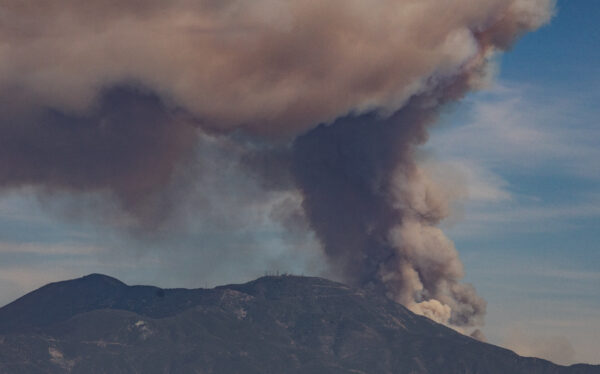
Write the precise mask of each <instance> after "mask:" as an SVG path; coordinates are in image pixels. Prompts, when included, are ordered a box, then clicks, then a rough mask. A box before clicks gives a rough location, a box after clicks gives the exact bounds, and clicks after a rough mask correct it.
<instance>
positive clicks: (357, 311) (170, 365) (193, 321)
mask: <svg viewBox="0 0 600 374" xmlns="http://www.w3.org/2000/svg"><path fill="white" fill-rule="evenodd" d="M63 372H71V373H219V374H228V373H263V374H264V373H314V374H318V373H368V374H377V373H448V374H451V373H486V374H493V373H503V374H504V373H527V374H535V373H549V374H552V373H573V374H574V373H600V367H598V366H590V365H575V366H572V367H562V366H557V365H554V364H552V363H550V362H548V361H545V360H540V359H534V358H523V357H519V356H518V355H516V354H515V353H513V352H511V351H508V350H505V349H502V348H499V347H495V346H493V345H489V344H485V343H481V342H478V341H476V340H473V339H471V338H469V337H466V336H463V335H461V334H458V333H456V332H455V331H453V330H451V329H448V328H446V327H444V326H441V325H439V324H436V323H434V322H432V321H431V320H429V319H427V318H424V317H420V316H417V315H415V314H413V313H411V312H410V311H408V310H407V309H406V308H404V307H403V306H401V305H398V304H395V303H393V302H391V301H389V300H387V299H385V298H382V297H379V296H377V295H374V294H371V293H369V292H368V291H365V290H359V289H352V288H349V287H347V286H345V285H342V284H339V283H335V282H331V281H328V280H325V279H321V278H307V277H292V276H283V277H264V278H259V279H257V280H255V281H253V282H249V283H246V284H242V285H229V286H223V287H217V288H215V289H210V290H204V289H197V290H186V289H171V290H169V289H165V290H163V289H160V288H156V287H149V286H127V285H125V284H124V283H122V282H120V281H118V280H116V279H114V278H110V277H107V276H103V275H99V274H93V275H90V276H87V277H83V278H80V279H75V280H70V281H65V282H58V283H53V284H49V285H47V286H44V287H42V288H40V289H38V290H36V291H34V292H32V293H30V294H28V295H25V296H24V297H22V298H20V299H18V300H16V301H15V302H13V303H11V304H9V305H7V306H5V307H3V308H1V309H0V373H63Z"/></svg>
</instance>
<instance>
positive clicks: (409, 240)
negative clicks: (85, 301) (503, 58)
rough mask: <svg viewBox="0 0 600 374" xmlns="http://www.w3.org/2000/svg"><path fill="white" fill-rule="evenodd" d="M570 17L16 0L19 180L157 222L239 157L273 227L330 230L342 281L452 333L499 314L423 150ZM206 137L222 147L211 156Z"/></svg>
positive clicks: (2, 77)
mask: <svg viewBox="0 0 600 374" xmlns="http://www.w3.org/2000/svg"><path fill="white" fill-rule="evenodd" d="M552 9H553V1H552V0H479V1H476V2H474V1H472V0H451V1H444V2H440V1H439V0H383V1H377V2H372V1H361V0H329V1H324V2H316V1H312V0H295V1H289V2H281V1H279V0H256V1H242V0H227V1H212V0H204V1H196V0H193V1H192V0H173V1H168V2H165V1H134V0H127V1H121V2H115V1H112V0H93V1H73V0H57V1H52V2H39V3H37V4H35V6H34V5H32V3H28V2H23V1H16V0H0V187H1V188H3V189H16V188H21V187H26V186H27V187H33V188H34V189H37V190H38V191H41V192H42V193H43V192H54V191H59V192H68V193H73V192H74V193H76V195H86V194H102V195H103V196H109V197H112V198H113V201H116V202H117V204H118V206H119V207H120V209H121V211H123V212H124V213H125V214H126V215H128V216H129V217H131V218H132V219H133V220H134V221H135V222H137V225H138V226H139V228H140V229H147V228H156V227H158V226H159V225H160V224H161V223H163V222H164V221H165V220H166V219H167V218H168V217H169V215H170V212H171V211H172V210H173V207H174V206H176V205H177V202H181V201H184V202H185V201H189V200H197V198H196V197H192V196H191V195H190V194H192V193H193V194H195V195H194V196H196V195H202V194H210V192H209V190H208V189H204V190H203V188H202V180H203V178H210V177H209V174H208V173H212V174H214V173H215V172H216V173H219V171H218V170H217V171H215V170H214V169H215V168H214V167H210V166H211V164H216V163H212V162H211V158H214V157H226V158H227V157H230V158H231V159H233V160H235V163H237V164H239V165H243V166H244V167H245V168H246V170H248V171H250V172H251V173H252V174H253V175H254V176H255V177H256V178H259V179H260V180H261V183H260V185H261V187H262V188H263V189H265V190H268V191H283V192H286V193H284V194H283V195H282V196H286V197H285V198H282V199H280V201H278V202H277V204H274V206H273V207H272V209H271V210H272V211H271V217H272V218H275V219H277V220H278V221H281V222H282V225H284V226H286V227H288V228H289V229H290V235H292V234H294V232H295V231H305V230H307V229H311V230H313V231H314V232H315V234H316V236H317V238H318V239H319V241H320V242H321V244H322V246H323V251H324V254H325V255H326V257H327V258H328V259H329V262H330V266H331V269H332V272H334V273H336V274H338V275H339V276H340V277H343V278H344V279H345V280H346V281H348V282H352V283H355V284H359V285H365V286H369V287H375V288H377V289H380V290H381V291H384V292H386V293H387V294H388V295H389V297H391V298H393V299H395V300H397V301H399V302H401V303H403V304H405V305H407V306H408V307H409V308H411V309H412V310H414V311H415V312H418V313H421V314H423V315H426V316H429V317H431V318H433V319H435V320H437V321H440V322H443V323H447V324H450V325H453V326H475V325H480V324H482V317H483V314H484V313H485V302H484V301H483V300H482V299H481V298H480V297H479V296H478V295H477V294H476V292H475V290H474V289H473V287H471V286H469V285H465V284H463V283H461V282H460V280H461V279H462V278H463V269H462V264H461V262H460V260H459V259H458V255H457V252H456V250H455V249H454V247H453V245H452V243H451V241H450V240H449V239H448V238H446V237H445V236H444V234H443V233H442V232H441V231H440V230H439V229H438V228H437V227H436V226H437V224H438V223H439V222H440V221H441V220H442V219H443V218H444V217H446V216H447V215H448V214H449V208H448V206H449V199H450V196H449V194H448V193H447V192H446V191H445V189H444V187H443V186H438V185H436V184H435V183H433V182H432V180H431V179H429V177H428V176H427V173H426V172H425V171H424V170H422V169H421V168H420V167H419V165H418V163H417V162H416V161H415V157H414V153H415V149H416V147H417V146H418V145H420V144H422V143H423V142H425V141H426V139H427V128H428V126H430V125H431V124H432V123H433V122H434V121H435V119H436V116H437V114H438V112H439V110H440V108H442V107H443V106H444V105H445V104H447V103H449V102H453V101H456V100H459V99H460V98H461V97H462V96H463V95H464V94H465V93H466V92H468V91H469V90H470V89H476V88H478V87H479V86H480V85H481V84H482V82H484V81H486V79H487V77H488V70H487V67H488V61H489V59H490V58H491V57H492V56H493V54H494V53H495V52H496V51H499V50H502V49H505V48H507V47H509V46H510V45H511V43H512V42H513V41H514V40H515V39H516V38H517V37H519V36H520V35H521V34H523V33H525V32H527V31H530V30H533V29H535V28H537V27H539V26H541V25H542V24H543V23H544V22H546V21H548V19H549V18H550V17H551V14H552ZM132 82H134V83H132ZM318 124H321V125H318ZM200 139H203V141H204V140H207V139H208V140H207V141H208V143H210V144H213V145H214V144H217V145H219V146H221V147H222V149H221V151H219V152H199V151H198V147H199V146H200V145H201V144H208V143H203V141H200ZM199 155H201V157H200V158H199ZM222 164H224V165H227V164H228V163H222ZM205 166H207V167H205ZM224 174H226V173H224ZM191 179H193V180H194V188H186V187H185V185H186V183H185V182H186V181H190V180H191ZM198 181H200V182H198ZM207 184H208V183H207ZM226 187H227V188H224V189H223V190H224V191H229V190H234V191H235V192H236V193H239V194H243V193H244V192H243V186H234V187H233V188H232V187H231V186H226ZM299 198H300V199H302V207H303V209H302V210H298V199H299ZM199 200H204V201H210V200H211V199H210V196H203V199H199ZM242 200H243V198H242V199H240V204H243V201H242ZM254 201H255V200H254ZM210 204H211V205H213V206H214V205H218V202H215V201H210ZM184 205H185V204H184ZM188 205H189V204H188ZM197 214H199V215H202V214H203V213H202V209H198V213H197Z"/></svg>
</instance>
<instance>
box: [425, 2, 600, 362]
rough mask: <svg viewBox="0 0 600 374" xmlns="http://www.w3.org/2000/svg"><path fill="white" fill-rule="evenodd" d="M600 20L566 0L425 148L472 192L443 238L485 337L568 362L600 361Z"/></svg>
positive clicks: (594, 11) (599, 9)
mask: <svg viewBox="0 0 600 374" xmlns="http://www.w3.org/2000/svg"><path fill="white" fill-rule="evenodd" d="M598 15H600V2H597V1H593V0H571V1H559V2H558V13H557V15H556V17H555V18H554V19H553V21H552V23H551V24H550V25H548V26H546V27H544V28H542V29H541V30H539V31H537V32H535V33H532V34H529V35H526V36H525V37H524V38H523V39H522V40H521V41H520V42H519V43H517V45H516V46H515V47H514V48H513V50H511V51H509V52H508V53H506V54H504V55H503V56H502V57H501V58H500V60H499V65H500V70H499V74H498V77H497V79H496V82H495V83H494V85H493V86H492V87H491V88H490V89H488V90H485V91H483V92H478V93H475V94H472V95H470V96H469V97H468V98H467V99H466V100H465V101H464V102H463V103H461V104H460V105H459V106H458V107H456V108H453V110H452V112H450V113H447V114H446V115H445V117H444V119H443V124H442V126H440V127H438V128H437V129H436V130H435V131H434V133H433V135H432V137H431V142H430V143H429V144H428V145H427V149H428V151H429V152H431V153H432V154H433V155H434V156H435V158H436V159H442V160H447V162H448V160H451V162H453V163H454V164H455V167H457V168H459V169H461V170H463V174H465V175H466V177H465V178H467V181H468V185H469V186H470V187H471V188H472V191H470V192H471V193H470V196H469V197H468V198H466V199H465V200H464V201H463V202H462V203H460V204H459V207H458V216H459V217H458V218H455V219H453V220H452V222H450V223H447V227H446V233H447V234H448V235H449V236H450V237H451V238H452V239H453V240H454V242H455V244H456V247H457V248H458V250H459V251H460V253H461V257H462V259H463V261H464V263H465V268H466V271H467V280H469V281H471V282H472V283H473V284H475V285H476V287H477V288H478V290H479V291H480V293H481V294H482V295H484V296H485V297H486V299H487V301H488V306H489V311H488V315H487V318H486V321H487V323H486V328H485V329H484V331H485V333H486V334H487V336H488V338H489V339H490V341H492V342H494V343H499V344H504V345H507V346H509V347H511V348H514V349H516V350H518V351H519V350H520V351H521V352H522V353H524V354H537V355H545V356H547V357H549V358H553V359H555V360H556V361H562V362H572V361H577V360H585V361H589V362H596V363H598V362H600V351H599V350H598V348H597V347H599V346H600V244H599V243H600V188H599V187H600V126H599V125H600V123H599V122H600V106H598V104H597V103H598V101H599V100H600V85H599V83H600V64H599V63H598V62H599V61H600V48H598V46H600V26H599V24H598V19H597V17H598ZM569 345H570V346H571V347H572V348H573V351H574V352H575V353H573V352H571V351H570V348H571V347H569Z"/></svg>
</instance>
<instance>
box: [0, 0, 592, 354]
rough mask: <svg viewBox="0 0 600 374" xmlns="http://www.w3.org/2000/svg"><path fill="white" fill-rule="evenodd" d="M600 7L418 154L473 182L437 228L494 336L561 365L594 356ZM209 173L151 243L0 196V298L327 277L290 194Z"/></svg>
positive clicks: (41, 204) (459, 107) (559, 22)
mask: <svg viewBox="0 0 600 374" xmlns="http://www.w3.org/2000/svg"><path fill="white" fill-rule="evenodd" d="M598 15H600V2H598V1H595V0H562V1H559V2H558V13H557V15H556V17H555V18H554V19H553V21H552V22H551V23H550V25H548V26H545V27H544V28H542V29H540V30H538V31H537V32H535V33H531V34H528V35H526V36H525V37H524V38H523V39H522V40H521V41H520V42H518V43H517V45H516V46H515V47H514V48H513V49H512V50H511V51H508V52H507V53H506V54H504V55H503V56H502V57H501V58H500V59H498V61H497V64H498V71H499V73H498V76H497V78H496V80H495V82H494V83H493V84H492V85H491V86H490V87H488V88H487V89H485V90H483V91H481V92H478V93H474V94H470V95H469V96H467V98H466V99H465V100H463V101H462V102H460V103H459V104H456V105H453V106H452V107H451V108H448V110H447V111H446V112H445V113H444V115H443V117H442V120H441V121H440V123H439V124H438V126H437V127H436V128H435V129H434V130H433V131H432V134H431V136H430V140H429V142H428V143H427V144H426V146H424V147H423V149H422V154H420V158H421V161H422V162H423V164H425V165H430V168H431V170H432V173H433V174H434V175H438V177H439V181H441V183H450V182H448V180H447V179H445V178H447V176H446V175H445V173H446V171H447V170H453V175H454V177H453V178H457V177H456V176H458V178H460V179H461V180H462V183H464V184H466V185H467V186H468V194H467V195H465V196H464V197H463V198H462V199H461V200H460V201H459V202H458V203H457V204H455V206H454V209H453V214H452V215H451V216H450V218H449V219H447V220H446V221H445V222H444V223H443V228H444V231H445V232H446V233H447V234H448V236H449V237H450V238H451V239H452V240H453V241H454V243H455V246H456V248H457V249H458V251H459V253H460V257H461V259H462V260H463V262H464V265H465V269H466V280H467V281H468V282H471V283H472V284H474V285H475V287H476V288H477V290H478V292H479V294H480V295H482V296H483V297H484V298H485V299H486V300H487V302H488V314H487V316H486V325H485V327H484V329H483V332H484V333H485V335H486V336H487V338H488V340H489V341H490V342H491V343H494V344H500V345H505V346H508V347H510V348H513V349H515V350H517V351H518V352H520V353H522V354H530V355H538V356H544V357H547V358H551V359H553V360H555V361H557V362H559V363H571V362H576V361H586V362H593V363H600V353H599V352H600V351H599V350H598V348H597V347H599V346H600V251H599V244H598V243H599V241H600V189H599V187H600V161H599V160H600V127H599V126H598V125H599V123H598V121H599V118H600V109H599V107H598V105H597V102H598V101H599V100H600V88H599V87H600V64H599V62H600V49H599V48H598V46H600V27H598V26H597V24H598V23H597V17H598ZM205 152H212V151H211V150H210V147H205ZM214 152H219V150H214ZM211 167H212V168H213V169H214V170H215V171H217V173H215V174H217V175H216V176H215V178H214V180H209V181H206V180H204V181H203V183H204V186H203V192H206V191H211V193H212V196H217V197H218V200H219V202H220V203H219V204H218V205H216V206H210V207H206V206H205V205H202V206H203V207H204V209H206V211H203V212H201V214H198V212H197V211H194V209H196V208H195V205H194V204H190V208H189V211H187V210H185V209H184V211H183V213H182V215H184V216H187V217H191V218H192V219H188V220H186V224H185V227H182V226H181V225H170V226H167V227H164V228H162V229H161V230H162V231H163V232H160V233H157V234H156V235H152V237H150V238H148V235H144V236H142V237H140V236H139V235H133V237H131V236H127V237H124V236H123V234H122V233H121V231H120V230H119V229H118V228H119V227H120V226H122V225H125V224H126V223H122V222H115V221H107V220H106V219H105V218H95V217H94V215H95V214H94V213H93V212H94V209H96V208H97V204H98V203H97V202H94V201H90V200H89V199H85V200H81V201H78V202H73V201H70V199H69V198H68V197H66V196H64V195H61V194H60V193H56V194H54V195H53V196H48V195H44V197H43V198H41V199H40V198H39V197H36V196H35V195H32V194H31V193H29V192H30V191H27V190H21V191H14V192H12V193H10V194H4V195H2V197H0V304H5V303H8V302H10V301H12V300H13V299H15V298H16V297H18V296H20V295H22V294H23V293H25V292H27V291H30V290H32V289H34V288H36V287H38V286H41V285H43V284H45V283H47V282H50V281H56V280H62V279H67V278H71V277H77V276H81V275H84V274H87V273H91V272H101V273H106V274H109V275H113V276H115V277H117V278H119V279H121V280H123V281H125V282H127V283H129V284H140V283H145V284H154V285H158V286H163V287H176V286H177V287H182V286H183V287H205V286H213V285H217V284H221V283H232V282H242V281H246V280H250V279H252V278H255V277H257V276H260V275H262V274H263V273H264V272H265V271H275V270H279V271H289V272H294V273H304V274H314V275H321V274H323V271H324V269H325V267H324V265H323V262H322V258H321V256H320V254H319V250H318V246H317V244H316V241H315V239H314V238H313V237H312V236H311V235H310V234H306V233H298V234H297V235H296V236H293V237H289V235H291V234H290V233H289V232H288V231H286V230H285V228H284V227H282V225H281V224H280V223H279V222H278V221H277V218H276V217H273V215H271V214H269V212H270V208H272V206H273V204H275V203H277V202H279V201H287V200H286V199H288V200H290V201H292V203H293V202H294V201H293V199H294V198H293V197H290V196H286V195H285V194H284V195H281V196H278V195H276V196H273V195H269V196H264V194H263V193H261V186H260V185H259V182H257V181H256V180H254V179H253V178H252V177H251V176H249V175H247V174H244V173H241V172H240V171H239V170H238V169H237V168H238V166H237V165H235V164H234V163H229V162H228V161H227V160H226V159H225V160H223V161H221V163H220V164H216V165H211ZM223 180H226V181H228V184H227V185H229V186H231V187H230V190H227V189H225V190H224V189H223V185H224V184H223V183H222V181H223ZM239 186H243V187H244V188H243V191H244V194H245V196H244V198H243V199H242V198H241V197H239V196H236V194H239V191H240V189H239ZM241 200H243V201H244V205H243V206H242V205H241V204H240V201H241ZM248 202H250V203H248ZM82 204H84V205H82ZM105 209H108V210H110V209H111V207H105ZM232 215H233V217H232ZM109 216H110V215H109ZM99 221H100V222H99ZM173 236H176V237H177V238H178V240H177V241H173V240H166V239H164V240H163V238H164V237H173ZM165 247H166V248H165Z"/></svg>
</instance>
